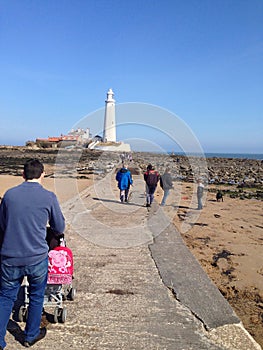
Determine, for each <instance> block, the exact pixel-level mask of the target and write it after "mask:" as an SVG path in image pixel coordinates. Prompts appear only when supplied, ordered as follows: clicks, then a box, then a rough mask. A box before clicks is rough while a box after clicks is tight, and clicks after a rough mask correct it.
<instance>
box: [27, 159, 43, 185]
mask: <svg viewBox="0 0 263 350" xmlns="http://www.w3.org/2000/svg"><path fill="white" fill-rule="evenodd" d="M43 172H44V165H43V164H42V163H41V162H40V161H39V160H38V159H29V160H28V161H26V163H25V164H24V177H25V179H26V180H33V179H39V178H40V176H41V174H42V173H43Z"/></svg>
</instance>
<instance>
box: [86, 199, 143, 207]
mask: <svg viewBox="0 0 263 350" xmlns="http://www.w3.org/2000/svg"><path fill="white" fill-rule="evenodd" d="M92 199H93V200H94V201H102V202H108V203H117V204H120V205H129V206H130V205H133V206H136V207H141V206H142V205H140V204H137V203H132V202H124V203H121V202H120V201H117V200H114V199H106V198H97V197H92Z"/></svg>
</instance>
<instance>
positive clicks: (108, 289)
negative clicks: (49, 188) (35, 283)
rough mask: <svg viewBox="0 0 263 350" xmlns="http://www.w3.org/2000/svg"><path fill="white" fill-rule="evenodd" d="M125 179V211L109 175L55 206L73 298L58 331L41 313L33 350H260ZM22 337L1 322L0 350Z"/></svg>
mask: <svg viewBox="0 0 263 350" xmlns="http://www.w3.org/2000/svg"><path fill="white" fill-rule="evenodd" d="M133 178H134V184H135V185H134V187H133V188H132V198H131V201H130V203H128V204H122V203H120V202H119V200H118V197H119V193H118V189H117V188H116V182H115V174H114V172H112V173H111V174H108V175H107V176H106V177H105V178H103V179H102V180H100V181H96V184H95V185H94V186H91V187H90V188H87V189H86V190H84V191H83V192H81V193H80V194H77V195H76V196H75V197H74V198H72V199H70V200H69V201H67V202H65V203H64V204H63V205H62V209H63V212H64V215H65V217H66V220H67V230H66V240H67V246H68V247H69V248H71V249H72V251H73V254H74V264H75V266H74V267H75V272H74V281H73V285H74V288H76V291H77V292H76V298H75V300H74V301H65V306H66V307H67V311H68V313H67V319H66V322H65V323H63V324H62V323H53V322H52V317H53V310H52V308H51V309H48V308H47V309H46V312H47V313H48V314H47V319H44V323H45V324H46V326H47V331H48V332H47V336H46V338H45V339H43V340H42V341H40V342H39V343H37V344H35V345H34V349H43V350H46V349H52V348H54V349H63V350H68V349H73V350H76V349H87V350H88V349H89V350H91V349H92V350H95V349H96V350H104V349H105V350H106V349H112V350H113V349H114V350H119V349H122V350H126V349H127V350H133V349H134V350H135V349H145V350H146V349H147V350H150V349H156V350H157V349H162V350H165V349H167V350H192V349H193V350H220V349H222V350H223V349H231V350H234V349H238V350H243V349H244V350H248V349H249V350H254V349H261V348H260V346H259V345H258V344H257V343H256V342H255V341H254V340H253V339H252V338H251V337H250V335H249V334H248V333H247V331H246V330H245V329H244V328H243V326H242V324H241V322H240V320H239V319H238V317H237V316H236V315H235V313H234V312H233V310H232V308H231V307H230V305H229V304H228V303H227V301H226V300H225V299H224V298H223V296H222V295H221V294H220V292H219V291H218V289H217V288H216V287H215V286H214V284H213V283H212V282H211V280H210V279H209V278H208V276H207V275H206V274H205V272H204V271H203V270H202V268H201V266H200V265H199V263H198V262H197V260H196V259H195V258H194V257H193V255H192V254H191V253H190V251H189V250H188V248H187V247H186V246H185V244H184V242H183V241H182V239H181V236H180V234H179V233H178V232H177V231H176V229H175V227H174V226H173V225H172V224H171V222H170V220H169V218H168V217H167V216H166V215H165V210H163V209H162V208H160V207H159V206H158V205H157V203H154V205H153V206H152V208H150V210H148V209H147V208H145V207H144V203H145V196H144V181H143V179H142V176H140V175H136V176H133ZM73 181H74V180H72V183H69V186H75V185H76V184H74V182H73ZM23 327H24V324H23V323H17V322H14V321H10V323H9V331H8V332H7V337H6V340H7V344H8V345H7V347H6V349H7V350H8V349H9V350H11V349H12V350H17V349H20V348H21V349H22V348H23V346H22V345H21V344H20V343H19V340H21V330H22V329H23Z"/></svg>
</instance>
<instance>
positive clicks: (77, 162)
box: [0, 146, 263, 200]
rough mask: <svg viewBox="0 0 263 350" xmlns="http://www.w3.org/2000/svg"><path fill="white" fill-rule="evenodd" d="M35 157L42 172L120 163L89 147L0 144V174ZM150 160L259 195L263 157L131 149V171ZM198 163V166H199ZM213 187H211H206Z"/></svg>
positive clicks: (95, 170) (234, 192)
mask: <svg viewBox="0 0 263 350" xmlns="http://www.w3.org/2000/svg"><path fill="white" fill-rule="evenodd" d="M34 157H36V158H38V159H40V160H41V161H42V162H43V163H44V164H45V171H46V176H48V177H54V176H56V177H57V176H60V177H62V176H64V177H65V176H67V177H75V178H77V179H79V178H83V179H85V178H89V177H90V176H91V175H101V176H104V175H105V174H107V173H108V172H110V171H112V169H114V168H115V167H116V166H118V165H120V164H121V158H120V154H119V153H115V152H103V151H96V150H89V149H71V150H65V149H60V150H57V149H34V148H29V147H15V146H1V147H0V160H1V168H0V174H2V175H14V176H20V175H21V172H22V168H23V163H24V162H25V160H26V159H29V158H34ZM149 163H152V164H154V166H155V168H156V169H157V170H158V171H159V172H160V173H162V172H164V170H165V168H166V167H167V166H169V167H170V168H171V173H172V176H173V180H174V181H176V180H178V181H183V182H190V183H191V182H194V181H195V179H196V177H197V176H201V177H202V178H203V180H204V181H205V182H206V183H207V184H212V185H216V186H220V187H221V189H222V192H223V193H224V194H225V195H229V196H230V197H231V198H240V199H245V198H246V199H251V198H254V199H259V200H262V199H263V161H261V160H255V159H237V158H216V157H214V158H207V159H204V158H198V157H186V156H182V155H168V154H155V153H146V152H133V162H132V164H130V165H131V168H132V171H133V172H135V173H138V172H139V171H141V172H143V171H145V169H146V166H147V164H149ZM200 164H201V166H200ZM209 190H210V191H215V189H214V188H211V189H209Z"/></svg>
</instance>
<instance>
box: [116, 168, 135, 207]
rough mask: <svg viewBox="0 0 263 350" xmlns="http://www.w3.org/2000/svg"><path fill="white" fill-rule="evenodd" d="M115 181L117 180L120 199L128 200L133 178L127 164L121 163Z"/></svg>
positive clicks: (122, 200)
mask: <svg viewBox="0 0 263 350" xmlns="http://www.w3.org/2000/svg"><path fill="white" fill-rule="evenodd" d="M116 181H118V188H119V189H120V201H121V202H122V203H123V202H128V198H129V191H130V186H131V185H132V184H133V180H132V175H131V172H130V170H128V167H127V165H123V167H122V168H121V169H120V170H119V171H118V172H117V174H116Z"/></svg>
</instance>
